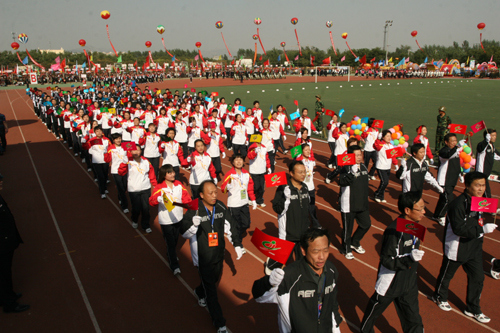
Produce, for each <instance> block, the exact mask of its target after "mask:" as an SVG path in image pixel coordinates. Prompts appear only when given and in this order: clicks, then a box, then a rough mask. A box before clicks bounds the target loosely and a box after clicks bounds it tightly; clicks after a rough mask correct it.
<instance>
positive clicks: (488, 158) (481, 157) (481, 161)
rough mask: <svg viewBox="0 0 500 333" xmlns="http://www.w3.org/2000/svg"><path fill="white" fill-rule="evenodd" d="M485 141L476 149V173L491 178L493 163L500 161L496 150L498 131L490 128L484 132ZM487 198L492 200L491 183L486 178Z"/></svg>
mask: <svg viewBox="0 0 500 333" xmlns="http://www.w3.org/2000/svg"><path fill="white" fill-rule="evenodd" d="M483 135H484V140H483V141H481V142H479V143H478V144H477V149H476V154H477V156H476V171H478V172H482V173H484V174H485V175H486V177H489V175H490V174H491V170H493V162H495V160H497V161H498V160H500V152H499V151H498V149H496V148H495V141H497V131H496V130H494V129H491V128H488V129H487V130H486V131H484V134H483ZM485 194H486V195H485V197H486V198H491V190H490V182H489V181H488V178H486V192H485Z"/></svg>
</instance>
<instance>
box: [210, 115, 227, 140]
mask: <svg viewBox="0 0 500 333" xmlns="http://www.w3.org/2000/svg"><path fill="white" fill-rule="evenodd" d="M210 114H211V115H210V117H208V119H207V124H208V128H209V129H211V128H210V124H211V123H215V131H216V132H217V134H220V135H221V136H222V137H223V138H226V129H225V128H224V126H223V125H222V120H221V119H220V118H219V117H218V114H219V110H217V109H214V108H212V109H211V111H210Z"/></svg>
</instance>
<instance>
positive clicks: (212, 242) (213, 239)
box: [208, 232, 219, 247]
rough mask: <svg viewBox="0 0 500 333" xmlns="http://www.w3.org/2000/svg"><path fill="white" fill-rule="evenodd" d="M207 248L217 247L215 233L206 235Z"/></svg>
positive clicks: (217, 238) (217, 240)
mask: <svg viewBox="0 0 500 333" xmlns="http://www.w3.org/2000/svg"><path fill="white" fill-rule="evenodd" d="M208 246H209V247H214V246H219V237H217V233H216V232H211V233H209V234H208Z"/></svg>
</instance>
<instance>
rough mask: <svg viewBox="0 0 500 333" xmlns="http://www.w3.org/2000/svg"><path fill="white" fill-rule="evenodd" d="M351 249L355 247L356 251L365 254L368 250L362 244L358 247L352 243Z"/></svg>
mask: <svg viewBox="0 0 500 333" xmlns="http://www.w3.org/2000/svg"><path fill="white" fill-rule="evenodd" d="M351 249H353V250H354V251H356V252H357V253H359V254H364V253H365V252H366V250H365V249H363V247H362V246H361V245H360V246H358V247H356V246H354V245H351Z"/></svg>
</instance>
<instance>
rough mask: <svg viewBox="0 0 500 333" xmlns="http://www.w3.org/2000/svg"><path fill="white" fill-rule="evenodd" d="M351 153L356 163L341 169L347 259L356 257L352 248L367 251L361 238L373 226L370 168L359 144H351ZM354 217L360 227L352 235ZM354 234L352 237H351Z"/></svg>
mask: <svg viewBox="0 0 500 333" xmlns="http://www.w3.org/2000/svg"><path fill="white" fill-rule="evenodd" d="M348 153H349V154H354V155H355V159H356V161H355V162H356V164H354V165H350V166H345V167H343V168H342V169H341V170H340V176H339V185H340V199H339V202H340V212H341V215H342V224H343V225H344V228H343V229H342V251H343V253H344V255H345V257H346V258H347V259H354V255H353V254H352V249H354V251H356V252H357V253H359V254H363V253H365V252H366V251H365V249H364V248H363V247H362V246H361V244H360V242H361V239H362V238H363V237H364V236H365V234H366V233H367V232H368V229H370V227H371V225H372V224H371V220H370V210H369V208H368V181H369V178H368V177H369V176H368V168H367V167H366V166H365V165H364V164H363V153H362V152H361V147H360V146H358V145H354V146H350V147H349V149H348ZM354 219H356V221H357V222H358V229H356V232H355V233H354V235H352V229H353V227H354ZM351 235H352V238H351Z"/></svg>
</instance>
